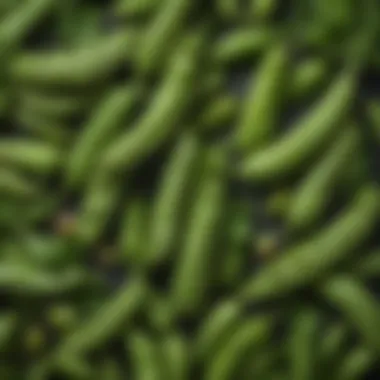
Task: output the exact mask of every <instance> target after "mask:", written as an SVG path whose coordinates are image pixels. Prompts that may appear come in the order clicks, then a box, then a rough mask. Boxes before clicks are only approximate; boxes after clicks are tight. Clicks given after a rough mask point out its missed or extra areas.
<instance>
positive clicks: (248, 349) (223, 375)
mask: <svg viewBox="0 0 380 380" xmlns="http://www.w3.org/2000/svg"><path fill="white" fill-rule="evenodd" d="M272 323H273V321H272V319H271V318H268V317H267V316H266V317H251V318H250V319H248V320H246V321H245V322H244V323H243V324H242V325H240V326H239V327H238V328H237V330H236V331H235V333H234V334H233V335H232V337H231V338H230V340H229V341H228V342H226V344H225V345H224V346H221V347H220V348H219V350H218V351H217V353H216V355H215V357H214V358H213V359H212V360H211V361H210V362H209V363H207V368H206V374H205V377H204V378H205V379H206V380H228V379H233V378H234V377H235V375H236V372H237V371H238V370H239V367H240V364H241V362H242V360H243V358H244V356H245V355H246V354H247V353H250V354H252V353H253V352H254V350H258V349H260V348H261V346H262V344H263V343H265V342H266V341H267V340H268V339H269V336H270V334H271V332H272Z"/></svg>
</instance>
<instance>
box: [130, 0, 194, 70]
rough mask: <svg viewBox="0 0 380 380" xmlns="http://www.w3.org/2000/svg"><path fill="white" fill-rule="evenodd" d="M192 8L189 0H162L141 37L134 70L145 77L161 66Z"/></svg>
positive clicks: (180, 32)
mask: <svg viewBox="0 0 380 380" xmlns="http://www.w3.org/2000/svg"><path fill="white" fill-rule="evenodd" d="M191 7H192V1H190V0H164V1H163V2H161V4H160V7H159V8H158V10H157V12H156V13H155V15H154V18H153V20H152V21H151V23H150V25H148V27H147V29H146V31H145V32H144V34H143V35H142V36H141V41H140V43H139V50H138V52H137V56H136V69H137V70H138V72H140V73H142V74H144V75H146V74H150V73H152V71H153V70H157V69H158V68H160V67H161V66H162V65H163V62H164V61H165V60H166V59H167V57H168V56H170V54H169V53H170V52H171V51H172V49H173V46H175V45H176V42H177V40H178V38H179V36H180V35H181V34H182V32H183V29H184V24H185V21H186V18H187V16H188V14H189V11H190V9H191Z"/></svg>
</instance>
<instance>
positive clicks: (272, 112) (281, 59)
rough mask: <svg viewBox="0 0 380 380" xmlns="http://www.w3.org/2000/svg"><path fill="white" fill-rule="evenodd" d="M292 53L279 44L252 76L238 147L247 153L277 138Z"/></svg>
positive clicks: (238, 129)
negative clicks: (283, 91)
mask: <svg viewBox="0 0 380 380" xmlns="http://www.w3.org/2000/svg"><path fill="white" fill-rule="evenodd" d="M288 65H289V52H288V49H287V46H285V45H284V44H276V45H275V46H273V47H271V48H270V49H269V51H268V52H267V53H266V54H265V55H264V58H263V60H262V62H261V63H260V66H259V68H258V72H257V74H256V75H254V76H252V78H251V84H250V86H249V89H248V94H247V97H246V100H245V101H244V104H243V107H242V111H241V117H240V119H239V121H238V123H237V125H236V131H235V133H236V135H235V139H236V144H237V147H238V149H240V150H241V151H242V152H243V153H244V154H246V153H249V152H251V151H256V150H257V149H261V148H262V147H263V146H265V145H267V144H268V142H269V141H270V140H271V139H272V138H273V134H274V131H275V127H276V124H277V123H278V116H279V111H280V108H281V101H282V93H281V92H282V89H283V88H284V83H285V81H286V79H287V77H288V75H289V74H288Z"/></svg>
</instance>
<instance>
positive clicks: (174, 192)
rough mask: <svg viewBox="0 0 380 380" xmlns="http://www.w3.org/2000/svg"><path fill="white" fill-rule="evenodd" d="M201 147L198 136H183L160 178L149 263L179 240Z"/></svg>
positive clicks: (156, 260) (198, 166)
mask: <svg viewBox="0 0 380 380" xmlns="http://www.w3.org/2000/svg"><path fill="white" fill-rule="evenodd" d="M201 153H202V149H201V144H200V142H199V140H198V138H197V136H195V135H193V134H191V133H186V132H185V133H184V134H183V135H182V136H181V137H180V138H179V142H178V143H177V145H176V146H175V147H174V151H173V153H172V154H171V155H170V157H169V161H168V163H167V165H166V167H165V168H164V173H163V174H162V175H161V180H160V184H159V188H158V190H157V196H156V199H155V201H154V205H153V214H152V221H151V222H152V224H151V229H150V252H149V260H150V261H151V262H152V263H153V264H155V263H158V262H161V261H162V260H163V259H165V258H166V257H167V256H168V255H169V254H170V253H171V251H172V249H173V248H174V246H175V243H176V242H177V241H178V234H179V232H181V231H180V230H181V226H182V224H183V223H182V221H183V219H184V213H185V211H186V206H187V204H188V203H189V201H190V200H191V199H192V197H191V190H192V188H193V187H194V186H193V182H194V179H195V176H196V174H197V172H198V171H199V168H200V163H201V162H200V158H199V157H200V156H201Z"/></svg>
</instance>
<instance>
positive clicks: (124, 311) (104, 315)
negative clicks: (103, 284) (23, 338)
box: [56, 279, 147, 360]
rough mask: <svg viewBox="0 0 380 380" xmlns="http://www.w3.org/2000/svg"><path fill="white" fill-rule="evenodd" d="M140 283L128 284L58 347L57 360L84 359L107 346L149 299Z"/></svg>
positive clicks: (140, 281) (144, 286) (137, 280)
mask: <svg viewBox="0 0 380 380" xmlns="http://www.w3.org/2000/svg"><path fill="white" fill-rule="evenodd" d="M146 291H147V289H146V285H145V283H144V282H143V281H142V280H141V279H134V280H133V281H132V282H129V281H127V282H126V284H124V285H123V286H122V287H121V289H119V290H118V291H117V293H116V294H115V295H114V296H113V297H112V298H111V299H110V300H108V301H107V302H105V303H104V304H103V305H102V306H101V308H99V309H98V310H96V311H95V312H94V313H93V315H90V316H89V318H88V320H87V321H84V322H83V325H81V326H79V327H78V328H77V329H76V330H75V331H74V332H73V333H72V334H70V335H69V336H68V337H67V338H66V339H65V340H64V341H63V343H62V344H61V345H60V346H59V347H58V352H57V353H56V357H57V358H58V360H59V358H60V357H65V356H73V355H75V356H77V355H84V354H86V353H87V352H89V351H91V350H94V349H95V348H96V347H99V346H100V345H101V344H103V343H104V342H106V341H107V340H108V339H110V338H111V337H112V336H114V335H115V334H117V332H118V331H119V330H120V328H122V327H123V326H126V325H128V323H129V322H130V321H131V319H132V318H133V317H134V315H136V313H137V311H138V310H139V309H140V307H141V305H142V304H143V303H144V301H145V297H146Z"/></svg>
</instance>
